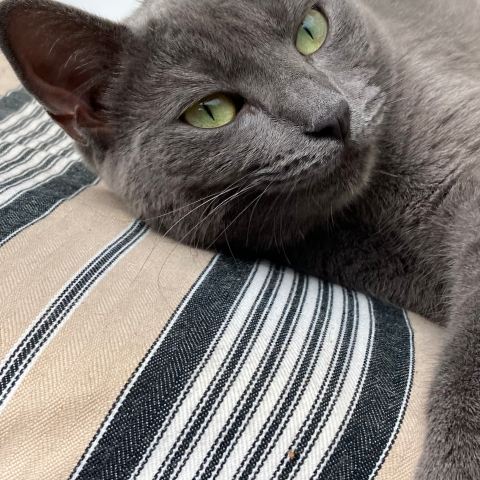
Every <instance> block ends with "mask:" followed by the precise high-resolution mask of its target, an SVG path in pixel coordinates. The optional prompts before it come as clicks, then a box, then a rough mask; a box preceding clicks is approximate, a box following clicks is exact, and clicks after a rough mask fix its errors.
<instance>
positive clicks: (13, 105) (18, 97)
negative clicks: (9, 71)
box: [0, 88, 33, 127]
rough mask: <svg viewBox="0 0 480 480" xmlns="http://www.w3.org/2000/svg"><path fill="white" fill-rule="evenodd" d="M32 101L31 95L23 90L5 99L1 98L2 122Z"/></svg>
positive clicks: (10, 94) (0, 112)
mask: <svg viewBox="0 0 480 480" xmlns="http://www.w3.org/2000/svg"><path fill="white" fill-rule="evenodd" d="M32 101H33V98H32V97H31V95H29V94H28V93H27V92H26V90H24V89H23V88H22V89H20V90H15V91H13V92H10V93H9V94H8V95H5V96H4V97H0V122H1V121H3V120H5V119H6V118H7V117H9V116H10V115H12V114H14V113H16V112H18V111H19V110H20V109H21V108H23V107H24V106H25V105H26V104H27V103H30V102H32ZM0 127H1V124H0Z"/></svg>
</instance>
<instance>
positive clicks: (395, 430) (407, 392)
mask: <svg viewBox="0 0 480 480" xmlns="http://www.w3.org/2000/svg"><path fill="white" fill-rule="evenodd" d="M403 317H404V318H405V323H406V324H407V327H408V332H409V340H410V358H409V368H408V380H407V385H406V388H405V395H404V396H403V401H402V406H401V408H400V411H399V412H398V417H397V421H396V422H395V427H394V428H393V431H392V434H391V435H390V438H389V439H388V443H387V445H386V447H385V449H384V450H383V452H382V455H381V456H380V458H379V459H378V462H377V464H376V465H375V468H374V469H373V472H372V474H371V475H370V477H368V480H372V479H373V478H374V477H375V476H376V475H377V472H378V470H379V469H380V467H381V466H382V464H383V462H384V461H385V457H386V456H387V455H388V452H389V451H390V448H391V447H392V444H393V442H394V441H395V438H396V436H397V435H398V431H399V430H400V424H401V423H402V420H403V416H404V415H405V410H406V409H407V403H408V397H409V395H410V389H411V388H412V379H413V365H414V363H415V362H414V360H415V357H414V345H413V330H412V327H411V325H410V321H409V319H408V316H407V312H406V311H405V310H404V311H403Z"/></svg>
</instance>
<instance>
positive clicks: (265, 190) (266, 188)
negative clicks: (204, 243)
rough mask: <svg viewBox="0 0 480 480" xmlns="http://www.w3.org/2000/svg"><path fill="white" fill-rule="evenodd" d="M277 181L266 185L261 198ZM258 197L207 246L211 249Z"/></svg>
mask: <svg viewBox="0 0 480 480" xmlns="http://www.w3.org/2000/svg"><path fill="white" fill-rule="evenodd" d="M274 181H275V179H274V180H272V181H271V182H270V183H269V185H268V186H267V187H265V189H264V190H263V192H262V193H260V195H259V197H260V198H261V197H262V196H263V195H264V194H265V193H266V192H267V190H268V189H269V188H270V186H271V185H272V183H273V182H274ZM257 199H258V197H255V198H254V199H253V200H252V201H251V202H250V203H249V204H248V205H247V206H246V207H245V208H244V209H243V210H242V211H241V212H240V213H239V214H238V215H237V216H236V217H235V218H234V219H233V220H232V221H231V222H230V223H229V224H228V225H227V226H226V227H225V228H224V229H223V230H222V231H221V232H220V233H219V234H218V235H217V236H216V237H215V239H214V240H213V242H212V243H211V244H210V245H209V246H208V247H207V249H210V248H211V247H212V245H213V244H214V243H215V242H216V241H217V240H218V239H219V237H220V236H222V235H223V234H224V233H225V232H226V231H227V230H228V229H229V228H230V227H231V226H232V225H233V224H234V222H235V221H237V220H238V219H239V218H240V216H241V215H243V213H244V212H246V211H247V210H248V209H249V208H250V207H251V206H252V205H253V203H254V202H256V201H257Z"/></svg>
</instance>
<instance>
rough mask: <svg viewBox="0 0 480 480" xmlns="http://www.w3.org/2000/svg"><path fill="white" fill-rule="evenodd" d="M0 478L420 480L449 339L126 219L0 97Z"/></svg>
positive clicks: (17, 102)
mask: <svg viewBox="0 0 480 480" xmlns="http://www.w3.org/2000/svg"><path fill="white" fill-rule="evenodd" d="M0 247H1V248H0V278H1V279H2V280H0V479H1V480H7V479H8V480H16V479H19V480H20V479H22V480H23V479H29V480H37V479H38V480H42V479H45V480H47V479H48V480H52V479H53V480H57V479H58V480H61V479H65V480H67V479H69V480H136V479H138V480H174V479H185V480H187V479H188V480H193V479H195V480H207V479H226V480H244V479H272V480H273V479H275V480H280V479H285V480H286V479H325V480H326V479H329V480H330V479H339V480H340V479H343V480H349V479H352V480H363V479H365V480H369V479H372V478H374V477H375V478H378V479H380V480H392V479H393V480H396V479H398V480H411V479H412V477H413V472H414V468H415V464H416V461H417V459H418V456H419V453H420V450H421V444H422V441H423V436H424V431H425V422H424V415H423V411H424V407H425V402H426V396H427V386H428V382H429V381H430V378H431V376H432V373H433V370H434V367H435V362H436V358H437V356H438V352H439V349H440V348H441V345H442V342H443V333H442V331H441V330H440V329H439V327H435V326H433V325H431V324H429V323H428V322H426V321H425V320H423V319H421V318H419V317H417V316H415V315H412V314H408V315H407V313H406V312H404V311H402V310H399V309H396V308H394V307H391V306H386V305H384V304H382V303H381V302H379V301H377V300H374V299H369V298H367V297H365V296H364V295H361V294H358V293H355V292H351V291H348V290H346V289H344V288H341V287H339V286H336V285H331V284H328V283H326V282H323V281H321V280H318V279H316V278H313V277H309V276H305V275H301V274H298V273H296V272H294V271H292V270H290V269H286V268H281V267H278V266H275V265H272V264H270V263H268V262H265V261H258V262H244V261H239V260H236V259H232V258H230V257H226V256H221V255H212V254H211V253H208V252H202V251H197V250H193V249H191V248H188V247H185V246H182V245H177V244H175V243H173V242H171V241H169V240H168V239H164V238H162V237H160V236H159V235H157V234H156V233H154V232H152V231H150V230H149V229H148V228H147V227H146V225H145V224H143V223H142V222H140V221H136V220H134V219H132V218H131V217H130V216H129V214H128V213H127V211H126V210H125V208H124V207H123V206H122V205H121V203H120V202H119V201H118V200H117V199H116V197H115V196H114V195H113V194H112V193H110V192H109V191H108V189H107V188H106V187H105V186H104V185H103V183H102V182H99V181H98V179H97V178H96V177H95V175H93V174H92V173H91V172H90V171H89V170H88V169H87V168H86V167H84V166H83V165H82V164H81V163H80V162H79V157H78V155H77V154H76V153H75V151H74V150H73V148H72V146H71V143H70V141H69V140H68V138H67V137H66V136H65V134H64V133H63V132H62V131H61V130H60V129H59V128H58V127H57V126H56V125H55V124H53V123H52V122H51V121H50V120H49V117H48V116H47V115H46V114H45V113H44V112H43V110H42V109H41V108H40V106H39V105H38V104H36V103H35V102H34V101H33V100H32V99H31V97H30V96H29V95H28V94H27V93H26V92H25V91H24V90H23V89H21V88H19V89H17V90H14V91H11V92H10V93H8V94H7V95H5V96H4V97H1V98H0Z"/></svg>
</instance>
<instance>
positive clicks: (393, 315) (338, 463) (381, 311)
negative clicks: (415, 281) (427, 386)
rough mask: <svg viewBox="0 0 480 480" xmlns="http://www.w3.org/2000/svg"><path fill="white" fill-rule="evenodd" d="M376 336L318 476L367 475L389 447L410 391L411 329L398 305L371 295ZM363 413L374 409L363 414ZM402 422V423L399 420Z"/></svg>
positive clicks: (364, 478) (363, 479)
mask: <svg viewBox="0 0 480 480" xmlns="http://www.w3.org/2000/svg"><path fill="white" fill-rule="evenodd" d="M372 303H373V314H374V317H375V340H374V346H373V351H372V358H371V360H370V367H369V370H368V373H367V377H366V379H365V383H364V387H363V390H362V393H361V395H360V399H359V401H358V403H357V406H356V408H355V411H354V412H353V415H352V418H351V419H350V423H349V424H348V427H347V428H346V430H345V433H344V434H343V437H342V439H341V440H340V442H339V443H338V445H337V447H336V449H335V452H334V453H333V454H332V456H331V457H330V459H329V460H328V462H327V464H326V465H325V468H324V470H323V472H322V474H321V476H320V477H319V478H320V479H322V480H326V479H328V480H330V479H332V480H333V479H339V480H340V479H343V478H355V479H358V480H368V479H369V478H370V476H371V475H372V474H373V473H374V472H375V470H376V464H377V462H378V461H379V460H384V459H383V458H382V454H383V452H384V450H385V449H386V448H387V447H389V440H390V438H391V436H392V434H394V435H396V434H397V433H398V430H397V431H395V424H396V422H397V419H398V418H399V416H400V415H401V413H402V412H401V407H402V401H403V399H404V398H405V396H406V395H409V393H410V389H411V384H412V382H409V381H408V380H409V371H410V358H413V355H414V352H413V342H412V344H410V339H411V330H410V328H409V325H408V324H407V323H406V320H405V317H404V313H403V311H402V310H400V309H398V308H395V307H391V306H388V305H384V304H382V303H381V302H379V301H378V300H374V299H372ZM365 412H372V414H370V415H367V414H366V413H365ZM400 424H401V422H400Z"/></svg>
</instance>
